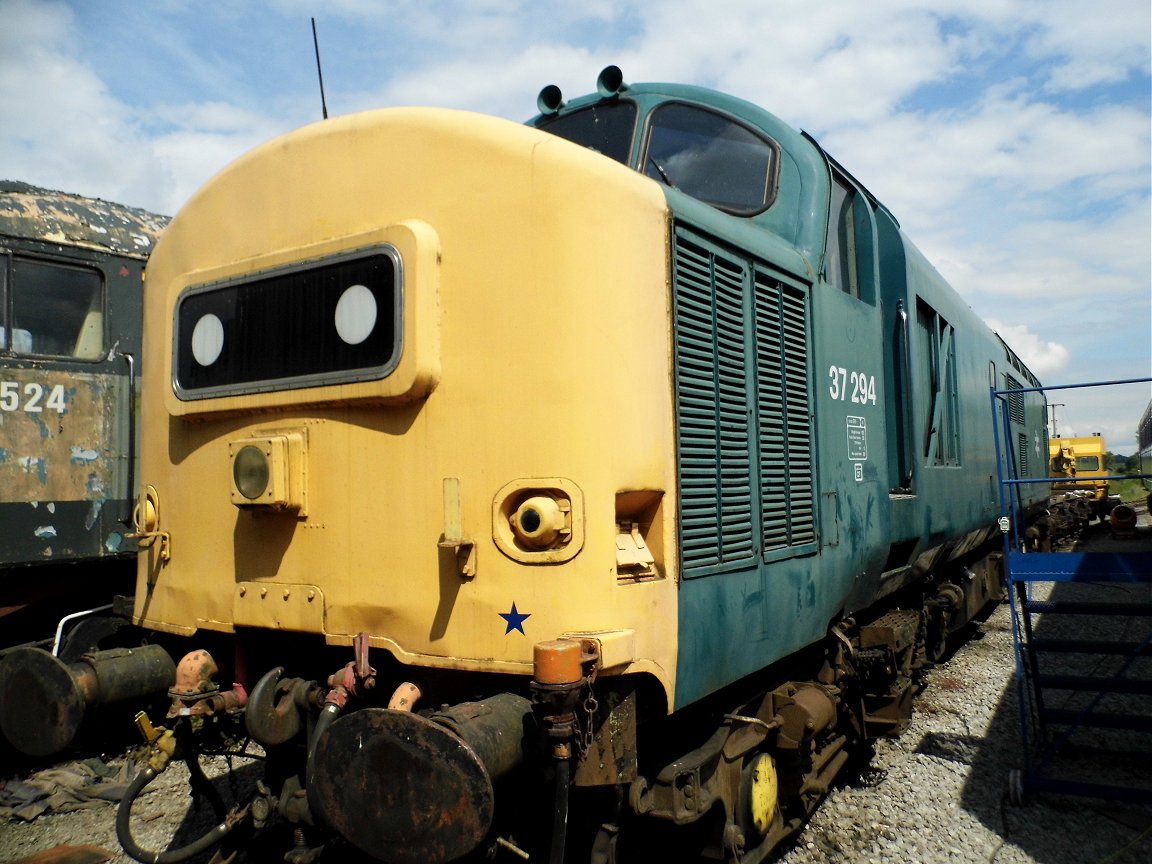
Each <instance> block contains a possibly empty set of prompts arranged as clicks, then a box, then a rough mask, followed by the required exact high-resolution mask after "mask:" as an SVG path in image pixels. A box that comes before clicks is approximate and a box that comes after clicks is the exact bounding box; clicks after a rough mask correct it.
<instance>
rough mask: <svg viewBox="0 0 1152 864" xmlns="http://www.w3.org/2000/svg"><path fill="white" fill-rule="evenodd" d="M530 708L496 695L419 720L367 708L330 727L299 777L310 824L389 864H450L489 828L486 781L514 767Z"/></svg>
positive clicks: (525, 703)
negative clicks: (315, 820) (318, 822)
mask: <svg viewBox="0 0 1152 864" xmlns="http://www.w3.org/2000/svg"><path fill="white" fill-rule="evenodd" d="M532 716H533V715H532V703H531V702H530V701H529V700H528V699H525V698H524V697H522V696H517V695H515V694H512V693H501V694H499V695H497V696H493V697H491V698H488V699H484V700H482V701H480V702H466V703H462V704H460V705H455V706H452V707H451V708H448V709H446V710H444V711H440V712H438V713H436V714H434V715H432V717H430V718H429V717H424V716H421V715H419V714H413V713H411V712H408V711H396V710H390V709H386V708H367V709H364V710H361V711H356V712H354V713H351V714H347V715H345V716H343V717H341V718H340V719H338V720H336V721H335V722H334V723H333V724H332V726H331V727H330V728H329V729H328V731H327V732H326V733H325V734H324V735H323V736H322V737H321V738H320V740H319V741H317V743H316V751H315V758H314V760H313V763H312V764H311V765H309V770H308V804H309V807H310V809H311V811H312V814H313V816H315V817H317V818H319V819H320V820H321V821H322V822H323V823H324V824H326V825H327V826H328V827H330V828H332V829H333V830H335V831H337V832H339V833H340V834H341V835H343V836H344V838H345V839H347V840H348V841H349V842H351V843H352V844H353V845H355V846H357V847H358V848H359V849H361V850H363V851H364V852H367V853H368V854H369V855H372V856H374V857H377V858H381V859H384V860H387V861H390V862H393V864H435V862H442V861H452V860H454V859H456V858H459V857H460V856H462V855H465V854H467V853H468V852H470V851H471V850H472V849H474V848H475V847H476V846H477V845H478V844H479V843H480V842H481V841H482V840H483V839H484V836H485V834H487V832H488V828H489V826H490V825H491V822H492V813H493V806H494V803H495V795H494V792H493V788H492V782H493V781H494V780H498V779H499V778H500V777H502V776H504V775H506V774H508V773H509V772H511V771H512V770H514V769H515V768H516V767H517V766H518V765H520V764H522V762H523V760H524V753H525V752H526V741H525V736H526V731H527V729H528V726H529V724H530V723H531V721H532Z"/></svg>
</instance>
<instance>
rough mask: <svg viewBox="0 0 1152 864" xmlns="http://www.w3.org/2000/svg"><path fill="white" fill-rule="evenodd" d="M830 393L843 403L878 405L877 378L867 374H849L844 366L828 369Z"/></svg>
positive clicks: (854, 372)
mask: <svg viewBox="0 0 1152 864" xmlns="http://www.w3.org/2000/svg"><path fill="white" fill-rule="evenodd" d="M828 378H829V384H828V393H829V395H830V396H831V397H832V398H833V399H836V400H839V401H841V402H843V401H845V400H847V401H850V402H855V403H856V404H857V405H875V404H876V376H875V375H869V374H867V373H866V372H856V371H853V372H851V373H850V372H849V371H848V370H847V369H845V368H844V367H843V366H829V367H828Z"/></svg>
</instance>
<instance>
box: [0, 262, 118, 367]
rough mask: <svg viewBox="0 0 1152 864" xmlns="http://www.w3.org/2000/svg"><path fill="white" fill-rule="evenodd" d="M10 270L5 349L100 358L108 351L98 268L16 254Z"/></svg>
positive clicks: (0, 336) (0, 341)
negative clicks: (105, 345) (105, 346)
mask: <svg viewBox="0 0 1152 864" xmlns="http://www.w3.org/2000/svg"><path fill="white" fill-rule="evenodd" d="M5 263H6V264H7V267H6V268H5V269H6V272H5V274H4V288H6V292H5V293H6V295H7V296H6V298H5V300H6V303H5V305H6V311H7V313H8V314H7V316H6V320H5V321H4V326H3V328H0V350H6V351H11V352H13V353H15V354H31V355H46V356H53V357H74V358H77V359H80V360H98V359H100V357H102V356H103V354H104V281H103V279H102V277H101V275H100V273H99V272H98V271H96V270H89V269H86V268H82V267H73V266H70V265H68V264H63V263H59V262H55V261H43V260H37V259H33V258H26V257H22V256H19V255H13V256H12V257H11V258H9V259H8V261H7V262H5Z"/></svg>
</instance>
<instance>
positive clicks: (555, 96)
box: [536, 84, 564, 114]
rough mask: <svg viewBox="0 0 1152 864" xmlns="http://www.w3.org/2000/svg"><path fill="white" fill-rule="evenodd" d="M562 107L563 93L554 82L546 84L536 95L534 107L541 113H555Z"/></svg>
mask: <svg viewBox="0 0 1152 864" xmlns="http://www.w3.org/2000/svg"><path fill="white" fill-rule="evenodd" d="M563 107H564V94H562V93H561V92H560V88H559V87H557V86H556V85H555V84H548V85H547V86H545V87H544V88H543V89H542V90H541V91H540V95H539V96H537V97H536V108H537V109H539V111H540V113H541V114H557V113H559V111H560V109H561V108H563Z"/></svg>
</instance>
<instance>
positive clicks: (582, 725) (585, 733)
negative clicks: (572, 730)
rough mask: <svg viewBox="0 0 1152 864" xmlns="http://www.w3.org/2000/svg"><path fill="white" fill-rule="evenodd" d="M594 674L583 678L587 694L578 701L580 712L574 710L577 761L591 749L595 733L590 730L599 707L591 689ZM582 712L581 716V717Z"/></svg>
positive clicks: (581, 759)
mask: <svg viewBox="0 0 1152 864" xmlns="http://www.w3.org/2000/svg"><path fill="white" fill-rule="evenodd" d="M595 677H596V676H595V675H589V676H587V677H586V678H585V679H584V687H585V688H587V691H588V695H587V696H585V697H584V701H583V702H581V703H580V708H581V709H583V711H582V712H581V711H580V710H577V712H576V758H577V761H583V760H584V756H585V754H587V753H588V751H589V750H591V749H592V743H593V740H594V739H595V735H594V733H593V730H592V720H593V718H594V717H595V716H596V711H597V710H598V709H599V707H600V703H599V702H597V701H596V694H595V693H594V692H593V691H592V681H593V679H594V678H595ZM581 713H583V715H584V716H583V718H581V716H580V715H581Z"/></svg>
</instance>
